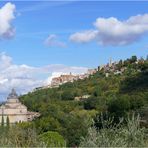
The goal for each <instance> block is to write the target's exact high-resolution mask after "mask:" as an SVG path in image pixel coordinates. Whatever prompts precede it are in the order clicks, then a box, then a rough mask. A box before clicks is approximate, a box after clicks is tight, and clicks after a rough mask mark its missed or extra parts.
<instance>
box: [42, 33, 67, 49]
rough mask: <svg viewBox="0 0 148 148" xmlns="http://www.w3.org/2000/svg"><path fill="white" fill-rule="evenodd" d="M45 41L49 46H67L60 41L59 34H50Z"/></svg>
mask: <svg viewBox="0 0 148 148" xmlns="http://www.w3.org/2000/svg"><path fill="white" fill-rule="evenodd" d="M44 43H45V45H47V46H49V47H66V44H65V43H64V42H61V41H59V40H58V37H57V35H55V34H51V35H49V36H48V37H47V39H46V40H45V41H44Z"/></svg>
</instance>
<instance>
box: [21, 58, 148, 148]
mask: <svg viewBox="0 0 148 148" xmlns="http://www.w3.org/2000/svg"><path fill="white" fill-rule="evenodd" d="M123 69H124V70H123ZM117 71H118V72H121V71H122V73H116V72H117ZM106 74H107V75H106ZM84 95H87V96H89V97H88V98H83V96H84ZM80 96H82V99H80V101H77V100H75V97H79V98H81V97H80ZM20 99H21V101H22V102H23V103H24V104H25V105H26V106H27V107H28V108H29V109H30V110H33V111H38V112H40V113H41V116H40V117H39V118H38V119H36V120H35V121H33V122H32V124H33V125H35V127H36V129H37V132H38V134H43V133H44V132H47V131H55V132H58V133H59V134H60V135H62V136H63V137H64V139H65V140H66V142H67V145H68V146H78V145H79V143H80V138H81V137H82V136H85V135H86V134H87V130H86V129H88V128H89V127H90V125H91V124H92V118H93V119H94V121H95V119H96V116H97V115H99V114H101V113H102V114H106V112H107V113H108V115H109V116H114V122H118V121H119V118H120V117H125V118H126V117H127V115H129V114H132V113H133V112H135V113H140V114H141V116H142V117H143V120H144V121H147V120H148V117H147V116H148V115H147V112H148V60H143V59H140V60H137V58H135V56H133V57H132V58H130V59H127V60H125V61H122V60H121V61H120V62H119V63H117V64H115V65H114V66H113V67H110V68H108V69H106V68H105V67H104V68H103V69H100V70H98V72H97V73H95V74H94V75H90V76H89V78H86V79H84V80H78V81H75V82H73V83H66V84H63V85H61V86H59V87H58V88H48V89H42V90H37V91H35V92H32V93H28V94H27V95H24V96H21V97H20Z"/></svg>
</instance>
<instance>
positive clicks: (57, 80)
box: [33, 56, 144, 91]
mask: <svg viewBox="0 0 148 148" xmlns="http://www.w3.org/2000/svg"><path fill="white" fill-rule="evenodd" d="M133 57H134V56H133ZM122 62H123V61H118V62H117V61H116V62H113V61H112V59H111V58H110V60H109V62H108V63H107V64H106V65H101V66H99V67H98V68H95V69H88V71H87V72H86V73H84V74H77V75H75V74H72V73H69V74H62V75H60V76H59V77H54V78H52V80H51V83H50V84H49V85H47V86H43V87H38V88H35V89H34V90H33V91H36V90H40V89H45V88H55V87H59V86H60V85H62V84H64V83H68V82H74V81H77V80H83V79H85V78H89V76H90V75H93V74H95V73H96V72H98V71H101V70H103V71H104V73H105V77H109V75H110V73H113V74H114V75H121V74H122V73H123V72H124V71H125V70H126V69H127V67H126V66H121V67H120V68H117V65H119V64H120V63H121V64H123V63H122ZM139 62H144V60H143V59H135V62H134V63H135V64H138V63H139Z"/></svg>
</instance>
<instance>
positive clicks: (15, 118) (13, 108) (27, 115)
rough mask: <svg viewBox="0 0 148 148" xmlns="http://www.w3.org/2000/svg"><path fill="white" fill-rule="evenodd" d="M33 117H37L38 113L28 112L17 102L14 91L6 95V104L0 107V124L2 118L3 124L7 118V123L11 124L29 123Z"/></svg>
mask: <svg viewBox="0 0 148 148" xmlns="http://www.w3.org/2000/svg"><path fill="white" fill-rule="evenodd" d="M2 116H3V117H2ZM35 117H39V113H37V112H29V111H28V110H27V107H26V106H25V105H23V104H22V103H21V102H20V101H19V99H18V95H17V94H16V92H15V90H14V89H12V92H11V93H10V94H9V95H8V97H7V101H6V103H4V104H3V105H1V106H0V123H1V122H2V118H3V119H4V123H6V121H7V118H9V122H10V123H12V124H13V123H17V122H27V121H31V120H33V119H34V118H35Z"/></svg>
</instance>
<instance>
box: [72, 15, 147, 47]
mask: <svg viewBox="0 0 148 148" xmlns="http://www.w3.org/2000/svg"><path fill="white" fill-rule="evenodd" d="M94 26H95V30H88V31H84V32H80V33H79V32H78V33H75V34H72V35H71V36H70V40H71V41H74V42H78V43H83V42H90V41H92V40H96V41H97V42H98V43H99V44H101V45H113V46H117V45H128V44H131V43H133V42H135V41H137V40H140V39H141V38H142V37H143V36H144V35H145V34H147V33H148V14H144V15H137V16H132V17H130V18H129V19H127V20H124V21H120V20H118V19H117V18H114V17H110V18H97V20H96V22H95V23H94Z"/></svg>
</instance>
